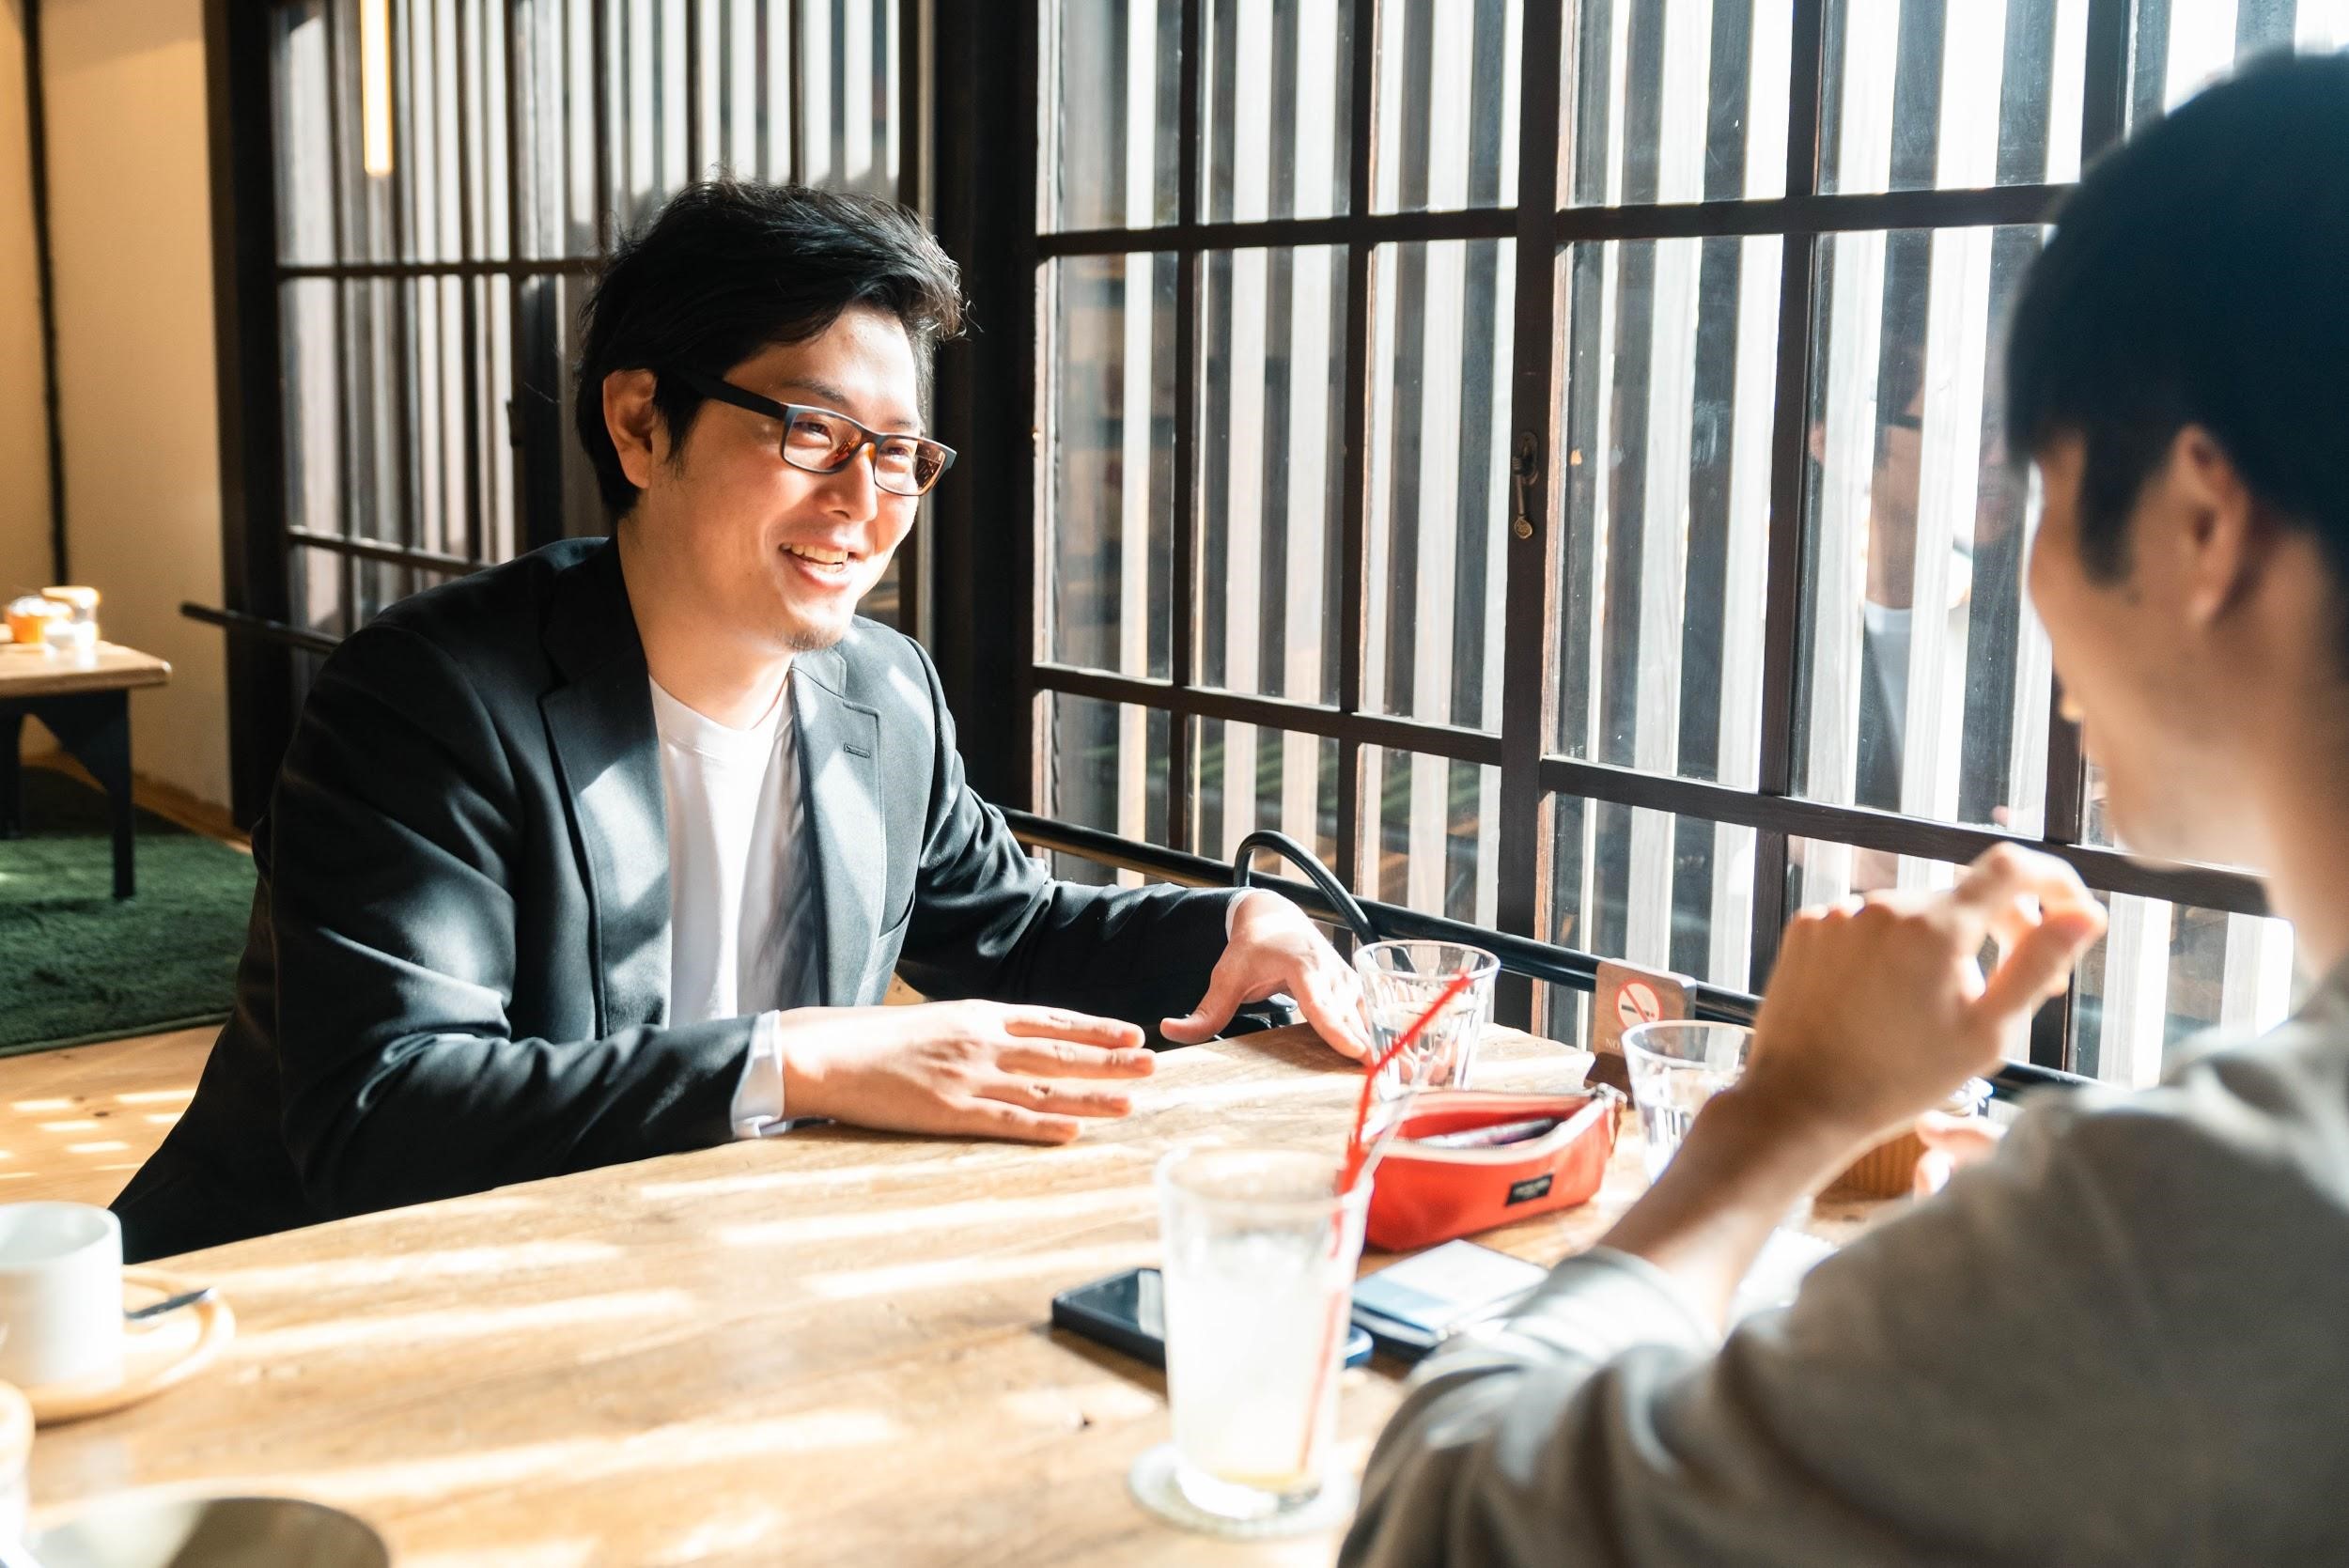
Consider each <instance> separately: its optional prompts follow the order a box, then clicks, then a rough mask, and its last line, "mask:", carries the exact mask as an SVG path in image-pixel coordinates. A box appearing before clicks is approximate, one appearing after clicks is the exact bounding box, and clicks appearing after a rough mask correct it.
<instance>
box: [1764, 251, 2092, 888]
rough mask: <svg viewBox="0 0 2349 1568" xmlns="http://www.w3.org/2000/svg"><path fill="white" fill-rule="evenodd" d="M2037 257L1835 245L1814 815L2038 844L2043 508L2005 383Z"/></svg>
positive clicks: (1816, 868)
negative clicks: (2003, 349)
mask: <svg viewBox="0 0 2349 1568" xmlns="http://www.w3.org/2000/svg"><path fill="white" fill-rule="evenodd" d="M2037 243H2038V234H2037V230H2035V229H2031V228H2004V229H1986V228H1969V229H1938V230H1933V231H1929V232H1928V231H1919V230H1909V231H1902V232H1896V233H1890V234H1886V233H1858V234H1839V235H1833V236H1830V237H1828V238H1827V239H1826V240H1824V241H1821V245H1820V260H1819V274H1820V277H1819V291H1820V297H1821V300H1822V306H1821V311H1820V322H1819V347H1818V350H1817V356H1816V358H1815V359H1814V361H1813V364H1812V408H1811V422H1810V441H1809V447H1810V454H1811V458H1812V472H1811V476H1810V485H1809V487H1808V489H1809V510H1808V526H1809V531H1810V537H1811V551H1810V564H1811V572H1812V577H1811V582H1810V583H1809V584H1808V588H1809V593H1810V601H1811V606H1812V613H1811V627H1810V629H1809V634H1808V636H1807V638H1806V641H1805V646H1804V649H1803V652H1804V655H1805V658H1806V660H1807V661H1808V670H1807V674H1806V678H1805V680H1804V684H1803V690H1802V698H1803V702H1802V722H1801V725H1800V729H1799V740H1798V744H1797V773H1798V779H1797V785H1798V787H1799V788H1800V790H1801V791H1802V792H1803V793H1805V794H1807V795H1810V796H1812V797H1813V798H1816V799H1819V800H1832V801H1837V802H1841V803H1855V802H1856V803H1858V804H1860V805H1866V806H1875V807H1879V808H1882V809H1885V810H1891V811H1900V812H1905V813H1907V814H1909V815H1917V816H1929V817H1934V818H1937V819H1939V820H1942V821H1968V822H1978V823H1983V824H1989V825H1996V826H2000V827H2005V828H2008V829H2011V830H2013V831H2017V832H2020V833H2024V834H2026V835H2030V834H2036V833H2037V832H2039V831H2040V828H2041V824H2042V821H2043V820H2044V816H2045V807H2046V701H2047V682H2048V679H2049V661H2048V654H2047V648H2046V636H2045V634H2044V633H2043V632H2042V631H2041V630H2040V629H2039V626H2038V622H2037V621H2036V619H2035V618H2033V617H2031V616H2030V614H2029V613H2027V611H2026V608H2025V603H2024V597H2023V563H2024V559H2025V554H2026V551H2027V548H2028V543H2029V535H2030V522H2031V519H2032V515H2033V514H2032V511H2031V507H2032V495H2031V492H2030V489H2029V487H2028V485H2027V483H2026V480H2025V475H2024V474H2023V473H2022V472H2021V471H2020V470H2019V469H2018V468H2017V467H2016V466H2015V464H2014V463H2013V462H2011V461H2010V460H2009V455H2008V454H2007V452H2006V450H2005V445H2004V442H2003V439H2002V437H2001V434H2000V431H1999V398H1998V396H1997V391H1996V387H1995V385H1994V384H1993V382H1992V380H1991V370H1990V366H1991V349H1992V343H1993V337H1992V334H1993V333H1994V331H1995V330H1996V329H1995V326H1994V323H1996V322H1998V321H1999V320H2000V319H2001V318H2002V317H2003V313H2004V310H2005V308H2006V304H2007V302H2008V301H2009V300H2010V299H2011V298H2012V296H2013V293H2014V290H2015V287H2016V286H2017V285H2018V284H2019V282H2020V280H2021V277H2022V274H2023V272H2024V270H2025V269H2026V268H2027V267H2028V265H2029V264H2030V258H2031V256H2032V255H2033V254H2034V253H2035V251H2036V248H2037ZM1810 870H1811V877H1810V879H1809V880H1808V881H1807V882H1806V883H1805V893H1804V898H1805V901H1806V902H1815V901H1818V900H1821V899H1827V898H1833V897H1838V896H1841V895H1842V894H1843V893H1848V892H1852V891H1855V889H1857V890H1858V891H1863V892H1864V891H1866V889H1867V887H1868V886H1869V884H1866V883H1854V882H1851V881H1850V880H1848V865H1847V862H1846V861H1845V858H1844V857H1843V856H1841V855H1838V854H1829V855H1827V856H1825V857H1822V858H1821V859H1820V860H1818V861H1816V862H1813V863H1812V866H1811V868H1810Z"/></svg>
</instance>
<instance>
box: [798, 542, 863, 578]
mask: <svg viewBox="0 0 2349 1568" xmlns="http://www.w3.org/2000/svg"><path fill="white" fill-rule="evenodd" d="M783 552H784V553H785V554H786V555H788V556H790V557H791V558H792V559H793V560H795V561H798V562H799V563H800V564H801V566H803V567H807V568H808V569H810V570H811V571H813V572H815V573H816V574H817V576H819V577H837V578H843V579H845V578H847V576H848V568H849V567H852V566H854V565H855V564H856V557H855V556H852V555H850V554H849V553H848V551H845V550H828V549H826V548H825V547H823V546H822V545H793V544H787V545H785V546H784V547H783Z"/></svg>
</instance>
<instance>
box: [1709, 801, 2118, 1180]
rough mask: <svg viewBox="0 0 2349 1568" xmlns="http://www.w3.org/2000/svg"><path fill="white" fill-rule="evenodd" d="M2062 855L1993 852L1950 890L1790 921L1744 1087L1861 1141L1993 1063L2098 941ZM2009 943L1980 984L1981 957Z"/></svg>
mask: <svg viewBox="0 0 2349 1568" xmlns="http://www.w3.org/2000/svg"><path fill="white" fill-rule="evenodd" d="M2104 928H2105V917H2104V911H2103V910H2102V909H2101V908H2098V907H2097V904H2096V902H2095V900H2094V898H2093V897H2092V896H2091V895H2090V893H2089V892H2088V890H2087V889H2086V888H2085V887H2083V886H2082V885H2081V883H2080V879H2079V877H2078V875H2077V873H2076V872H2074V871H2073V870H2072V868H2071V867H2070V866H2068V865H2066V864H2064V863H2063V862H2061V861H2059V860H2055V859H2053V858H2051V857H2049V856H2046V855H2043V854H2039V853H2036V852H2034V851H2031V850H2027V849H2022V848H2019V847H2017V846H2014V845H2011V844H2004V845H1999V846H1997V847H1995V848H1993V849H1990V850H1989V851H1987V852H1986V853H1984V854H1983V856H1982V858H1981V859H1979V860H1977V861H1975V862H1974V863H1973V864H1972V865H1971V866H1969V867H1968V869H1967V871H1966V872H1965V874H1964V875H1963V876H1962V877H1959V878H1958V882H1957V885H1956V887H1954V888H1952V889H1951V890H1950V891H1948V892H1946V893H1922V892H1920V893H1891V892H1887V893H1872V894H1870V895H1869V896H1868V897H1867V898H1865V899H1849V900H1846V901H1844V902H1843V903H1842V904H1837V905H1828V906H1826V907H1824V908H1815V909H1806V910H1804V911H1803V912H1802V913H1801V914H1799V915H1797V916H1796V917H1795V919H1794V920H1793V921H1792V922H1791V923H1789V924H1788V925H1787V927H1786V935H1785V939H1784V940H1783V941H1782V942H1781V945H1780V948H1779V958H1778V966H1777V968H1776V969H1775V970H1773V971H1772V972H1771V975H1770V984H1769V988H1768V990H1767V992H1766V994H1765V995H1764V997H1763V999H1762V1011H1761V1016H1760V1017H1757V1018H1756V1019H1755V1020H1754V1039H1753V1049H1752V1055H1751V1057H1750V1060H1749V1061H1748V1063H1747V1064H1746V1071H1745V1076H1744V1078H1743V1079H1741V1080H1740V1081H1739V1083H1738V1086H1737V1087H1738V1090H1739V1091H1740V1092H1741V1093H1742V1094H1744V1095H1745V1097H1747V1098H1748V1099H1761V1098H1767V1099H1768V1100H1769V1101H1770V1102H1771V1104H1772V1107H1773V1109H1774V1110H1775V1111H1776V1113H1777V1115H1778V1116H1779V1117H1781V1118H1782V1119H1784V1120H1787V1121H1790V1122H1792V1121H1807V1122H1812V1123H1815V1124H1818V1125H1819V1126H1822V1127H1826V1128H1832V1129H1833V1130H1835V1131H1837V1132H1839V1133H1840V1134H1841V1135H1843V1137H1844V1138H1845V1139H1846V1140H1847V1141H1850V1142H1851V1143H1852V1144H1853V1145H1854V1146H1855V1147H1858V1146H1862V1145H1864V1144H1866V1143H1867V1142H1869V1141H1873V1140H1875V1139H1876V1138H1879V1137H1881V1136H1883V1135H1884V1134H1885V1133H1886V1132H1889V1131H1890V1130H1891V1129H1892V1128H1894V1127H1896V1126H1900V1125H1902V1124H1904V1123H1906V1122H1907V1121H1909V1120H1910V1119H1911V1118H1913V1117H1915V1116H1916V1115H1918V1114H1919V1113H1920V1112H1921V1111H1923V1110H1929V1109H1931V1108H1932V1107H1933V1106H1934V1105H1935V1104H1937V1102H1939V1101H1940V1100H1941V1099H1942V1098H1943V1097H1945V1096H1946V1095H1947V1094H1949V1093H1950V1092H1951V1091H1952V1090H1953V1089H1955V1088H1956V1087H1957V1086H1958V1085H1959V1084H1961V1083H1963V1082H1964V1081H1965V1080H1966V1079H1968V1078H1969V1077H1972V1076H1974V1075H1976V1074H1980V1073H1986V1072H1988V1071H1990V1070H1991V1069H1993V1068H1994V1067H1996V1066H1997V1064H1998V1063H1999V1057H2000V1055H2001V1052H2002V1049H2003V1048H2006V1047H2008V1046H2010V1045H2012V1044H2014V1043H2015V1041H2017V1040H2018V1039H2019V1038H2020V1036H2021V1034H2022V1032H2024V1031H2026V1030H2027V1029H2028V1028H2029V1027H2030V1016H2031V1013H2032V1012H2033V1010H2035V1009H2036V1008H2037V1007H2038V1006H2039V1004H2040V1003H2041V1002H2043V1001H2046V1000H2047V999H2048V998H2049V997H2052V996H2054V995H2056V994H2057V993H2059V992H2061V990H2062V989H2063V986H2064V984H2065V982H2066V981H2067V980H2068V979H2069V978H2070V975H2071V972H2072V965H2073V963H2074V961H2075V960H2077V958H2078V957H2079V955H2080V954H2081V953H2082V952H2083V951H2085V950H2086V948H2087V947H2088V945H2089V944H2090V943H2091V942H2092V941H2094V940H2095V939H2097V938H2098V937H2099V936H2101V935H2103V933H2104ZM1985 940H1995V941H1996V942H1997V943H1998V946H1999V954H2000V956H1999V962H1998V965H1997V966H1996V968H1994V969H1993V970H1991V972H1990V974H1989V975H1988V976H1987V977H1985V976H1984V975H1983V972H1982V970H1981V969H1980V967H1979V966H1978V964H1977V963H1976V961H1975V955H1977V954H1978V953H1980V952H1981V951H1982V948H1983V943H1984V941H1985Z"/></svg>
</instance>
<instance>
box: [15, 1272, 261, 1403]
mask: <svg viewBox="0 0 2349 1568" xmlns="http://www.w3.org/2000/svg"><path fill="white" fill-rule="evenodd" d="M191 1288H192V1287H191V1286H190V1285H189V1284H188V1283H187V1281H183V1280H178V1279H174V1278H173V1277H172V1276H170V1275H168V1274H158V1273H156V1272H154V1271H153V1270H151V1269H144V1268H126V1269H124V1270H123V1271H122V1304H123V1308H124V1310H125V1311H131V1310H135V1309H137V1308H140V1307H145V1306H148V1305H150V1304H152V1303H154V1302H157V1301H161V1300H163V1298H164V1297H165V1296H178V1295H179V1294H180V1293H181V1292H182V1291H185V1290H188V1289H191ZM236 1334H237V1314H236V1313H234V1312H230V1311H229V1310H228V1303H227V1302H226V1301H223V1300H222V1299H221V1298H220V1297H219V1296H212V1297H211V1298H210V1299H209V1300H205V1301H199V1302H197V1303H196V1304H195V1305H194V1306H193V1307H186V1308H182V1309H181V1310H180V1311H179V1312H170V1313H166V1314H165V1315H164V1316H163V1317H161V1318H158V1319H156V1320H155V1321H154V1322H152V1323H126V1324H124V1325H123V1326H122V1375H121V1376H120V1377H115V1378H103V1379H97V1378H93V1379H89V1380H86V1381H84V1382H79V1383H44V1384H42V1385H40V1386H39V1388H32V1389H25V1390H24V1397H25V1398H26V1399H27V1400H28V1401H30V1402H31V1404H32V1406H33V1420H34V1421H36V1422H38V1423H39V1425H42V1426H57V1425H61V1424H62V1423H64V1422H66V1421H83V1420H86V1419H87V1418H89V1417H91V1416H102V1415H105V1414H107V1413H109V1412H110V1411H115V1410H120V1409H123V1408H125V1407H127V1406H129V1405H136V1404H138V1403H139V1402H140V1401H141V1400H145V1399H152V1398H153V1397H154V1396H155V1395H157V1394H159V1393H162V1392H163V1390H164V1389H169V1388H175V1387H177V1386H178V1385H179V1384H181V1383H184V1382H186V1381H187V1380H188V1379H189V1378H191V1377H193V1376H194V1375H195V1374H197V1373H199V1372H202V1371H203V1370H204V1369H205V1368H206V1367H208V1366H210V1365H211V1363H212V1361H213V1359H214V1358H217V1357H218V1356H219V1355H220V1353H221V1352H222V1351H223V1350H225V1349H226V1348H227V1345H228V1342H229V1341H230V1340H232V1339H234V1338H236Z"/></svg>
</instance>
